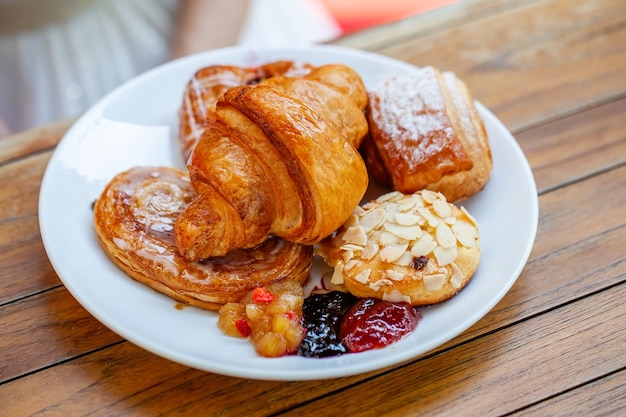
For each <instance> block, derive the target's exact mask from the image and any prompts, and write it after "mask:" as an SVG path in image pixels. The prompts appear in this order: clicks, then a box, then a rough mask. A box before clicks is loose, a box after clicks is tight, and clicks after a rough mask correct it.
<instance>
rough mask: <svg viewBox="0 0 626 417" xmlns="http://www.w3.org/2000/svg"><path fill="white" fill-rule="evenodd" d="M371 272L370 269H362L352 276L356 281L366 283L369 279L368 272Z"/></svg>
mask: <svg viewBox="0 0 626 417" xmlns="http://www.w3.org/2000/svg"><path fill="white" fill-rule="evenodd" d="M371 273H372V270H371V269H369V268H368V269H364V270H363V271H361V272H359V273H358V275H357V276H356V277H354V280H355V281H357V282H360V283H361V284H367V283H368V281H369V280H370V274H371Z"/></svg>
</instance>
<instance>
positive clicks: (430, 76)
mask: <svg viewBox="0 0 626 417" xmlns="http://www.w3.org/2000/svg"><path fill="white" fill-rule="evenodd" d="M372 93H373V95H374V96H375V97H376V98H377V100H376V108H375V109H373V114H372V115H373V117H375V119H376V122H377V125H378V127H379V129H380V130H382V131H383V132H384V133H385V134H386V135H388V136H389V137H391V138H393V139H394V140H393V146H394V147H396V148H398V147H409V146H410V148H411V149H412V154H413V156H414V158H412V160H413V161H414V162H423V161H424V159H425V158H427V157H429V156H432V155H434V154H436V153H437V152H438V151H439V150H440V149H441V147H442V144H444V145H446V144H448V143H449V140H445V138H452V137H454V134H455V133H454V129H453V128H452V126H451V124H450V121H449V118H448V116H447V114H446V111H445V101H444V97H443V95H442V93H441V91H440V87H439V84H438V80H437V76H436V73H435V69H434V68H432V67H424V68H419V69H417V71H415V72H411V73H409V74H403V75H396V76H394V77H392V78H390V79H388V80H385V81H384V82H382V83H381V84H380V85H379V86H378V87H376V88H375V89H373V90H372ZM442 138H443V139H444V140H443V141H442V140H441V139H442ZM435 139H436V140H435Z"/></svg>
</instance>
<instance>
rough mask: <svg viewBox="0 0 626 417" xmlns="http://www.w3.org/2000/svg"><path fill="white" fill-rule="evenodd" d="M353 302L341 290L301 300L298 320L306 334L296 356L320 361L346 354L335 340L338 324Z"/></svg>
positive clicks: (337, 339) (343, 347)
mask: <svg viewBox="0 0 626 417" xmlns="http://www.w3.org/2000/svg"><path fill="white" fill-rule="evenodd" d="M357 301H359V299H358V298H357V297H355V296H353V295H351V294H349V293H346V292H341V291H331V292H328V293H320V294H311V295H310V296H308V297H307V298H305V300H304V305H303V307H302V313H303V319H302V321H303V325H304V328H305V329H306V335H305V336H304V339H303V340H302V343H301V344H300V348H299V349H298V355H300V356H305V357H311V358H323V357H328V356H335V355H341V354H343V353H347V352H348V350H347V349H346V346H344V344H343V343H341V339H340V337H339V323H340V321H341V318H342V317H343V316H344V314H345V313H346V311H348V309H350V307H352V306H353V305H355V304H356V303H357Z"/></svg>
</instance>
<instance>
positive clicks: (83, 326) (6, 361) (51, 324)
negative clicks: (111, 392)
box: [0, 286, 122, 382]
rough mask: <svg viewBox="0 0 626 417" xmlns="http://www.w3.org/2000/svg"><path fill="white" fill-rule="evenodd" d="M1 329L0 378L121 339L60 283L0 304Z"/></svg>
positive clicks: (18, 374)
mask: <svg viewBox="0 0 626 417" xmlns="http://www.w3.org/2000/svg"><path fill="white" fill-rule="evenodd" d="M114 302H115V300H111V303H114ZM0 333H1V334H2V336H3V337H2V338H0V352H2V362H1V363H0V382H2V381H6V380H10V379H13V378H17V377H19V376H20V375H23V374H25V373H28V372H31V371H36V370H38V369H42V368H45V367H47V366H51V365H54V364H56V363H58V362H62V361H64V360H67V359H71V358H75V357H77V356H80V355H83V354H85V353H87V352H90V351H92V350H95V349H99V348H102V347H103V346H107V345H111V344H113V343H117V342H119V341H121V340H122V339H121V338H120V337H119V336H118V335H116V334H115V333H113V332H112V331H110V330H109V329H107V328H106V327H105V326H104V325H103V324H101V323H100V322H99V321H97V320H96V319H95V318H94V317H93V316H92V315H90V314H89V313H88V312H87V311H86V310H85V309H84V308H83V307H82V306H81V305H80V304H78V302H77V301H76V300H75V299H74V298H73V297H72V296H71V295H70V293H69V292H67V290H66V289H65V287H62V286H61V287H59V288H56V289H53V290H50V291H47V292H45V293H43V294H38V295H34V296H31V297H28V298H25V299H23V300H20V301H17V302H13V303H10V304H7V305H5V306H2V307H0ZM42 346H45V350H43V351H42V350H41V347H42Z"/></svg>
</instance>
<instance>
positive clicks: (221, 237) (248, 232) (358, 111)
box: [174, 65, 368, 260]
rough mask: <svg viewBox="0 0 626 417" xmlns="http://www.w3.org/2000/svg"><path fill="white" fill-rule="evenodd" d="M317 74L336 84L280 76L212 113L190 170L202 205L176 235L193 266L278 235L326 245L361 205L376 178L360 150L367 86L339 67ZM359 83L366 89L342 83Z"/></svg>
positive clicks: (237, 92)
mask: <svg viewBox="0 0 626 417" xmlns="http://www.w3.org/2000/svg"><path fill="white" fill-rule="evenodd" d="M330 74H333V76H331V75H330ZM312 75H314V76H316V77H318V78H320V79H324V80H328V79H331V80H332V84H330V82H329V84H326V83H325V82H322V81H318V80H317V79H313V78H312V79H308V78H306V77H305V78H295V79H292V78H288V77H274V78H271V79H268V80H267V81H266V82H263V83H259V84H258V85H255V86H239V87H233V88H230V89H228V91H226V92H225V93H224V94H223V95H222V96H221V97H220V98H219V99H218V101H217V104H216V108H215V111H213V112H212V113H211V114H208V115H207V118H206V122H205V123H206V124H205V126H206V129H205V130H204V132H203V134H202V136H201V138H200V141H199V142H198V144H197V145H196V146H195V148H194V150H193V152H192V153H191V156H190V158H189V160H188V164H187V168H188V169H189V173H190V178H191V183H192V185H193V187H194V189H195V190H196V192H197V193H198V194H199V198H198V199H197V200H196V201H194V202H193V203H192V204H190V205H189V206H188V208H187V209H186V210H184V211H183V212H182V213H181V215H180V217H179V218H178V220H177V222H176V225H175V229H174V238H175V241H176V245H177V247H178V249H179V251H180V252H181V254H183V255H184V256H185V257H186V258H187V259H188V260H196V259H201V258H205V257H209V256H221V255H223V254H226V253H228V252H229V251H231V250H234V249H238V248H249V247H253V246H256V245H258V244H259V243H261V242H262V241H264V240H265V239H266V238H267V236H269V235H273V236H279V237H281V238H283V239H285V240H288V241H290V242H295V243H301V244H314V243H317V242H319V241H320V240H321V239H323V238H324V237H326V236H328V235H329V234H331V233H333V232H334V231H335V230H336V229H337V228H338V227H339V226H341V224H342V223H343V222H344V221H345V220H346V219H347V218H348V216H350V214H351V213H352V210H353V209H354V207H356V205H357V204H358V203H359V201H360V200H361V199H362V197H363V195H364V194H365V191H366V190H367V186H368V176H367V170H366V167H365V163H364V162H363V159H362V158H361V157H360V155H359V153H358V151H357V150H356V147H355V145H358V144H359V143H360V139H361V138H362V136H363V135H365V133H366V132H367V121H366V119H365V116H364V114H363V110H362V108H361V107H359V106H364V103H365V102H366V99H367V95H366V94H365V89H364V86H363V83H362V81H361V80H360V78H358V75H356V73H355V72H354V71H353V70H351V69H349V68H348V67H345V66H339V65H332V66H323V67H320V68H317V69H316V70H315V71H313V72H312ZM355 77H356V81H358V84H359V85H360V88H354V89H352V90H351V89H349V88H346V87H342V86H341V84H340V83H339V81H338V80H341V79H347V80H354V79H355ZM353 90H354V91H353ZM340 91H345V92H344V93H340ZM359 91H360V93H359ZM352 97H354V98H352ZM353 100H354V102H353ZM337 103H343V104H341V107H342V108H343V109H342V110H341V111H334V110H335V108H334V106H336V105H339V104H337ZM338 115H339V117H335V116H338Z"/></svg>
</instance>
